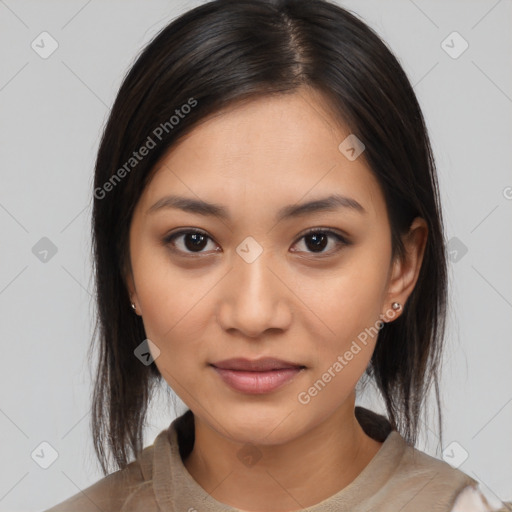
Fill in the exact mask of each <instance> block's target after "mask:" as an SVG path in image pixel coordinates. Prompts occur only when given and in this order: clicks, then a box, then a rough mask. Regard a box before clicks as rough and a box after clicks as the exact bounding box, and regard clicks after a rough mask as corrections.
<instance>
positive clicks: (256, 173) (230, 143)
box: [141, 90, 385, 215]
mask: <svg viewBox="0 0 512 512" xmlns="http://www.w3.org/2000/svg"><path fill="white" fill-rule="evenodd" d="M349 135H350V132H349V131H348V130H347V129H346V128H344V126H343V124H341V123H340V122H339V121H338V120H337V118H336V117H335V116H334V115H333V113H332V112H330V111H329V107H328V105H327V104H326V102H324V101H323V99H322V97H321V96H319V95H318V94H315V93H313V92H311V91H307V92H306V91H303V90H302V91H300V92H296V93H293V94H286V95H278V96H265V97H261V98H258V99H254V100H252V101H250V102H247V103H244V104H241V105H235V106H234V107H230V108H228V109H226V110H224V111H221V112H219V113H216V114H214V115H213V116H210V117H209V118H207V119H206V120H204V121H203V122H201V123H200V124H198V125H197V126H196V127H195V128H194V129H193V130H192V131H191V132H190V133H189V134H188V135H187V136H185V137H184V138H183V139H182V140H180V142H179V143H178V144H177V145H175V146H174V147H172V148H171V149H170V150H169V151H168V152H167V154H166V155H165V156H164V157H163V158H162V159H161V160H160V162H159V163H158V166H157V170H156V172H155V174H154V177H153V179H152V180H151V182H150V183H149V185H148V186H147V188H146V190H145V191H144V193H143V197H142V198H141V203H142V204H143V206H144V208H145V211H146V210H147V208H149V207H151V206H152V205H153V204H154V203H155V202H156V201H158V200H159V199H161V198H162V196H164V195H165V194H168V193H181V194H184V195H187V196H188V197H195V198H198V199H199V198H200V199H204V200H212V199H214V200H215V202H216V203H222V204H226V205H229V206H230V207H231V208H233V210H234V209H236V207H237V206H238V207H240V208H243V209H248V208H249V207H252V208H255V207H256V208H269V209H273V210H276V211H277V210H278V209H279V208H280V207H282V206H283V205H284V204H286V205H288V204H290V203H297V202H303V201H307V200H309V199H312V198H317V197H320V196H322V197H323V196H326V195H329V194H332V193H337V194H342V195H344V196H350V197H351V198H353V199H355V200H356V201H358V202H360V203H364V207H365V209H367V210H369V211H373V213H374V214H379V215H380V214H382V209H383V208H385V205H384V199H383V197H382V194H381V191H380V187H379V186H378V183H377V181H376V179H375V177H374V175H373V173H372V172H371V170H370V169H369V168H368V167H367V165H366V162H365V161H364V159H363V158H362V157H359V158H356V159H355V160H350V159H349V158H347V156H346V154H345V153H343V152H342V151H341V150H340V149H339V146H340V143H342V142H343V141H344V140H345V139H346V138H347V137H348V136H349Z"/></svg>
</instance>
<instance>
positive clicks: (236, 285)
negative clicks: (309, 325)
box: [217, 251, 293, 338]
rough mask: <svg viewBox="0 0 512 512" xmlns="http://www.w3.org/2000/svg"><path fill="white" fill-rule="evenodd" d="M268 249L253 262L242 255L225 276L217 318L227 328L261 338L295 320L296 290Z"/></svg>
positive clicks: (237, 257)
mask: <svg viewBox="0 0 512 512" xmlns="http://www.w3.org/2000/svg"><path fill="white" fill-rule="evenodd" d="M279 274H280V272H279V269H278V268H277V267H276V265H273V264H272V263H271V261H270V259H269V258H267V257H266V254H265V251H263V253H262V254H261V255H260V256H259V257H258V258H257V259H256V260H255V261H252V262H251V263H248V262H247V261H245V260H244V259H243V258H241V257H239V256H238V255H237V256H235V258H234V263H233V267H232V268H231V270H230V271H229V272H228V275H227V276H226V277H225V279H223V283H222V288H221V296H220V300H219V304H218V311H217V319H218V322H219V324H220V325H221V327H222V328H223V329H224V330H226V331H238V332H240V333H241V334H243V335H244V336H246V337H250V338H258V337H261V336H262V335H264V333H266V331H268V330H270V331H273V330H280V331H282V330H286V329H287V328H288V327H289V326H290V323H291V320H292V311H291V307H290V306H291V302H290V301H291V297H292V296H293V293H292V292H291V291H290V290H289V288H288V287H287V286H286V284H285V283H284V282H283V281H284V280H283V278H282V276H280V275H279Z"/></svg>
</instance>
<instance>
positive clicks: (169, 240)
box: [163, 228, 351, 257]
mask: <svg viewBox="0 0 512 512" xmlns="http://www.w3.org/2000/svg"><path fill="white" fill-rule="evenodd" d="M320 233H321V234H324V235H327V236H328V237H333V238H335V239H336V241H337V246H338V247H337V248H336V249H334V250H331V251H329V252H318V253H315V252H311V251H306V252H308V253H309V254H317V255H319V257H325V256H330V255H332V254H333V253H335V252H338V251H339V250H341V248H342V247H343V246H348V245H351V242H350V241H349V240H347V239H346V238H345V237H344V236H343V235H341V234H340V233H338V232H336V231H333V230H332V229H328V228H311V229H308V230H307V231H306V232H305V233H303V234H302V235H301V236H300V238H298V240H297V242H299V241H300V240H302V239H303V238H306V237H307V236H309V235H312V234H320ZM188 234H198V235H203V236H205V237H206V238H209V239H210V240H213V239H212V238H211V237H210V236H209V235H208V234H207V233H206V232H204V231H202V230H200V229H194V228H190V229H183V230H181V231H177V232H176V233H171V234H170V235H167V236H166V237H164V239H163V243H164V245H166V246H170V249H171V250H172V251H173V252H175V253H178V254H179V255H181V256H185V257H202V256H201V254H202V253H201V252H195V253H194V252H190V251H189V252H186V251H181V250H178V249H176V248H175V247H174V246H173V245H174V244H173V242H174V240H175V239H176V238H178V237H180V236H182V235H188ZM297 242H295V243H297ZM294 245H295V244H294ZM295 252H300V251H295Z"/></svg>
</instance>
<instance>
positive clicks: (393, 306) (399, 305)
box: [391, 302, 402, 311]
mask: <svg viewBox="0 0 512 512" xmlns="http://www.w3.org/2000/svg"><path fill="white" fill-rule="evenodd" d="M391 307H392V308H393V309H394V310H395V311H398V310H399V309H402V304H400V302H393V304H391Z"/></svg>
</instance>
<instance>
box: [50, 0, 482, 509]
mask: <svg viewBox="0 0 512 512" xmlns="http://www.w3.org/2000/svg"><path fill="white" fill-rule="evenodd" d="M94 196H95V199H94V212H93V241H94V254H95V270H96V284H97V301H98V313H99V317H98V328H99V329H98V331H99V341H100V354H101V358H100V364H99V366H98V370H97V377H96V384H95V392H94V397H93V405H94V407H93V435H94V440H95V448H96V451H97V455H98V458H99V460H100V462H101V465H102V468H103V471H104V474H105V475H107V473H108V472H109V468H108V460H107V454H106V453H105V447H106V448H107V449H108V454H109V455H111V456H112V457H113V459H114V462H115V469H116V471H115V472H113V473H111V474H108V476H105V478H104V479H102V480H100V481H99V482H97V483H96V484H94V485H93V486H91V487H89V488H88V489H85V490H84V491H82V492H80V493H78V494H76V495H75V496H73V497H71V498H69V499H68V500H66V501H65V502H63V503H61V504H60V505H57V506H56V507H54V508H52V509H50V511H51V512H57V511H63V510H73V511H77V510H98V509H99V510H105V511H106V510H109V511H114V510H116V511H121V510H123V511H128V510H130V511H131V510H145V511H149V510H188V511H193V510H198V511H201V510H211V511H217V510H218V511H220V510H230V511H235V510H246V511H256V510H257V511H275V512H277V511H279V512H284V511H292V510H302V509H306V510H309V511H312V512H313V511H314V512H320V511H330V510H332V511H334V510H336V511H339V510H347V511H348V510H350V511H368V510H379V511H381V510H390V511H391V510H392V511H396V510H402V511H404V512H405V511H407V510H414V511H416V512H419V511H427V510H428V511H431V510H440V511H441V510H446V511H450V510H452V511H462V510H464V511H468V510H482V511H484V510H485V511H488V510H491V507H490V506H489V504H488V503H486V502H485V498H484V497H483V495H482V494H481V493H480V491H479V490H478V488H477V482H476V481H475V480H474V479H473V478H471V477H469V476H468V475H466V474H465V473H463V472H462V471H461V470H459V469H455V468H452V467H451V466H450V465H449V464H448V463H446V462H444V461H441V460H438V459H436V458H433V457H431V456H429V455H427V454H425V453H423V452H421V451H419V450H417V449H415V448H414V444H415V442H416V439H417V433H418V430H419V427H420V423H421V413H422V412H424V410H425V407H424V406H425V400H426V397H427V395H428V391H429V390H430V388H431V385H432V384H434V385H435V391H436V398H437V401H438V405H439V397H438V393H437V374H438V370H439V364H440V361H441V354H442V352H441V350H442V342H443V333H444V322H445V306H446V281H447V280H446V259H445V256H446V254H445V246H444V241H443V225H442V214H441V208H440V201H439V193H438V187H437V178H436V171H435V165H434V160H433V157H432V152H431V148H430V143H429V139H428V134H427V131H426V128H425V124H424V121H423V116H422V113H421V110H420V107H419V105H418V102H417V99H416V97H415V95H414V92H413V90H412V87H411V85H410V83H409V81H408V79H407V77H406V75H405V73H404V71H403V70H402V68H401V67H400V65H399V63H398V62H397V60H396V58H395V57H394V56H393V55H392V53H391V52H390V51H389V49H388V48H387V47H386V45H385V44H384V43H383V42H382V41H381V40H380V39H379V37H378V36H377V35H376V34H375V33H374V32H373V31H372V30H371V29H370V28H369V27H368V26H366V25H365V24H364V23H363V22H361V21H360V20H359V19H357V18H356V17H355V16H353V15H352V14H350V13H349V12H347V11H346V10H344V9H342V8H341V7H339V6H337V5H336V4H334V3H330V2H328V1H325V0H313V1H312V0H307V1H305V0H273V1H272V0H267V1H265V0H258V1H253V0H251V1H249V0H242V1H240V0H236V1H235V0H216V1H213V2H209V3H206V4H204V5H202V6H200V7H198V8H196V9H193V10H191V11H189V12H187V13H186V14H184V15H183V16H181V17H180V18H178V19H177V20H175V21H174V22H172V23H171V24H170V25H168V26H167V27H166V28H165V29H163V30H162V31H161V32H160V33H159V34H158V35H157V36H156V37H155V38H154V40H153V41H152V42H151V43H150V44H149V45H148V46H147V47H146V48H145V49H144V51H143V52H142V53H141V55H140V56H139V58H138V59H137V61H136V62H135V64H134V65H133V67H132V69H131V70H130V72H129V73H128V75H127V76H126V78H125V80H124V82H123V84H122V86H121V88H120V90H119V93H118V96H117V98H116V101H115V103H114V106H113V108H112V112H111V115H110V118H109V120H108V123H107V126H106V128H105V132H104V135H103V138H102V141H101V145H100V148H99V152H98V157H97V163H96V170H95V182H94ZM162 380H165V382H166V383H167V384H168V385H169V387H170V388H172V389H173V390H174V391H175V393H176V394H177V395H178V396H179V397H180V398H181V399H182V400H183V402H184V403H185V404H186V405H187V407H188V410H187V411H186V412H185V413H184V414H182V415H181V416H180V417H178V418H176V420H174V421H173V422H172V423H171V425H170V426H169V428H168V429H167V430H164V431H163V432H161V433H160V434H159V436H158V437H157V438H156V440H155V442H154V444H153V445H151V446H148V447H146V448H143V447H142V429H143V424H144V419H145V413H146V410H147V407H148V403H149V400H150V398H151V392H152V390H153V389H154V387H155V386H156V385H157V384H158V383H161V382H162ZM369 382H373V383H374V384H375V385H376V386H377V388H378V389H379V391H380V393H381V395H382V397H383V401H384V404H385V407H386V410H387V417H385V416H382V415H380V414H376V413H375V412H373V411H371V410H369V409H366V408H363V407H356V406H355V398H356V385H361V384H362V385H364V384H366V383H369ZM439 430H440V435H441V421H440V416H439ZM441 440H442V437H441ZM130 451H131V453H132V454H133V455H134V456H135V460H134V461H132V462H129V456H130ZM470 507H473V508H470Z"/></svg>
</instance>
